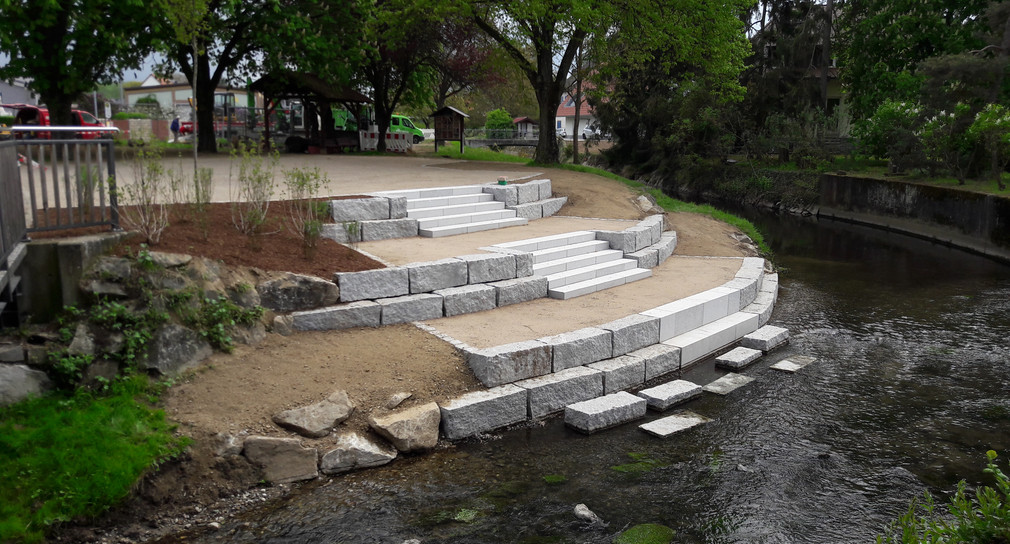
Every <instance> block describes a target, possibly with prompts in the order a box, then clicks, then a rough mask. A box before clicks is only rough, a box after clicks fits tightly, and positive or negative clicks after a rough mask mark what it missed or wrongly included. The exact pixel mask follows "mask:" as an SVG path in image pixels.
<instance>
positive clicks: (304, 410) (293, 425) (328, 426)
mask: <svg viewBox="0 0 1010 544" xmlns="http://www.w3.org/2000/svg"><path fill="white" fill-rule="evenodd" d="M353 412H354V403H352V402H351V401H350V399H348V398H347V392H346V391H336V392H334V393H333V394H331V395H330V396H329V397H326V399H324V400H322V401H319V402H317V403H315V404H311V405H309V406H302V407H300V408H293V409H291V410H284V411H283V412H280V413H278V414H275V415H274V416H273V421H274V423H276V424H277V425H279V426H281V427H283V428H285V429H288V430H290V431H294V432H296V433H298V434H300V435H302V436H306V437H309V438H322V437H324V436H326V435H328V434H330V431H332V430H333V428H334V427H336V426H337V425H339V424H340V423H343V422H344V421H345V420H346V419H347V418H349V417H351V413H353Z"/></svg>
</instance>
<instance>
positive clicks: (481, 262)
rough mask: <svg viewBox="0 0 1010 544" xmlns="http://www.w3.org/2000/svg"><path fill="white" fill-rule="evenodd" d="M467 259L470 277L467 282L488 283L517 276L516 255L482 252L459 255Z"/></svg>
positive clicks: (461, 258)
mask: <svg viewBox="0 0 1010 544" xmlns="http://www.w3.org/2000/svg"><path fill="white" fill-rule="evenodd" d="M458 258H459V259H460V260H462V261H466V265H467V271H468V272H469V279H468V280H467V283H471V284H472V283H488V282H492V281H501V280H510V279H513V278H515V277H516V258H515V256H514V255H508V254H500V253H499V254H496V253H480V254H476V255H462V256H460V257H458Z"/></svg>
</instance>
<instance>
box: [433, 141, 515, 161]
mask: <svg viewBox="0 0 1010 544" xmlns="http://www.w3.org/2000/svg"><path fill="white" fill-rule="evenodd" d="M436 155H437V156H439V157H445V158H447V159H461V160H465V161H492V162H516V163H523V164H528V163H529V159H527V158H524V157H517V156H516V155H510V154H508V153H501V152H499V151H491V150H490V149H486V148H483V147H467V148H464V149H463V153H462V154H461V153H460V152H459V146H458V145H457V146H455V147H454V146H452V145H451V144H450V145H446V146H445V147H442V148H441V149H439V150H438V153H436Z"/></svg>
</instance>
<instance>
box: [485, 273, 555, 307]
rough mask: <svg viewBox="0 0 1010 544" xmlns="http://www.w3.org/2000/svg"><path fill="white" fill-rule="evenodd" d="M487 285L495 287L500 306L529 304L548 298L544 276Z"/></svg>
mask: <svg viewBox="0 0 1010 544" xmlns="http://www.w3.org/2000/svg"><path fill="white" fill-rule="evenodd" d="M487 285H489V286H492V287H494V289H495V293H497V303H498V306H508V305H510V304H518V303H520V302H528V301H531V300H536V299H538V298H544V297H546V296H547V278H545V277H543V276H528V277H525V278H515V279H512V280H505V281H496V282H493V283H489V284H487Z"/></svg>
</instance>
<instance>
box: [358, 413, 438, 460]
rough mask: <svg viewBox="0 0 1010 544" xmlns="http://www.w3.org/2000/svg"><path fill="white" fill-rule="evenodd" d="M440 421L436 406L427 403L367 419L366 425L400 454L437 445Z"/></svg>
mask: <svg viewBox="0 0 1010 544" xmlns="http://www.w3.org/2000/svg"><path fill="white" fill-rule="evenodd" d="M441 421H442V415H441V411H440V410H439V408H438V404H436V403H434V402H429V403H427V404H422V405H420V406H413V407H411V408H407V409H406V410H401V411H399V412H396V413H392V414H389V415H385V416H377V417H372V418H369V420H368V424H369V425H371V427H372V429H374V430H375V432H376V433H378V434H379V436H381V437H383V438H385V439H386V440H389V441H390V442H392V444H393V446H395V447H396V449H398V450H400V451H402V452H410V451H422V450H428V449H431V448H434V447H435V445H436V444H438V425H439V423H441Z"/></svg>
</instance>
